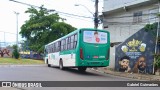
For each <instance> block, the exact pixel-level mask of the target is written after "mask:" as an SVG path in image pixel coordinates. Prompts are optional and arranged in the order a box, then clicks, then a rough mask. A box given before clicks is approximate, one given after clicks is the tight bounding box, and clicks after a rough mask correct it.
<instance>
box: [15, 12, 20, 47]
mask: <svg viewBox="0 0 160 90" xmlns="http://www.w3.org/2000/svg"><path fill="white" fill-rule="evenodd" d="M14 13H15V14H16V23H17V36H16V44H17V46H18V15H19V13H18V12H14Z"/></svg>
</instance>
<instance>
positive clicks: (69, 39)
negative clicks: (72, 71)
mask: <svg viewBox="0 0 160 90" xmlns="http://www.w3.org/2000/svg"><path fill="white" fill-rule="evenodd" d="M44 55H45V57H44V60H45V63H46V64H47V66H48V67H51V66H56V67H59V68H60V69H61V70H63V69H64V68H78V70H79V71H85V70H86V69H87V68H90V67H91V68H93V67H106V66H109V62H110V33H109V32H108V31H106V30H100V29H92V28H81V29H78V30H75V31H73V32H71V33H69V34H67V35H65V36H63V37H61V38H59V39H57V40H55V41H53V42H51V43H49V44H47V45H45V50H44Z"/></svg>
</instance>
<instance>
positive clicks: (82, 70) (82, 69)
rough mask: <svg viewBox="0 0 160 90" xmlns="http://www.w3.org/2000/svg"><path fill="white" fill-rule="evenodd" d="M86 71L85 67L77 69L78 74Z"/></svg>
mask: <svg viewBox="0 0 160 90" xmlns="http://www.w3.org/2000/svg"><path fill="white" fill-rule="evenodd" d="M86 69H87V67H78V70H79V71H80V72H85V71H86Z"/></svg>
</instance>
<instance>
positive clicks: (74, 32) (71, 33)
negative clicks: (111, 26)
mask: <svg viewBox="0 0 160 90" xmlns="http://www.w3.org/2000/svg"><path fill="white" fill-rule="evenodd" d="M80 30H82V31H83V30H93V31H94V30H97V31H103V32H107V33H109V32H108V31H107V30H102V29H94V28H80V29H77V30H75V31H73V32H70V33H69V34H67V35H65V36H63V37H61V38H59V39H57V40H55V41H53V42H50V43H48V44H46V45H45V46H48V45H50V44H53V43H54V42H57V41H59V40H62V39H64V38H66V37H68V36H70V35H73V34H76V33H77V32H79V31H80Z"/></svg>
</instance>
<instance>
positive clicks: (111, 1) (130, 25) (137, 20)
mask: <svg viewBox="0 0 160 90" xmlns="http://www.w3.org/2000/svg"><path fill="white" fill-rule="evenodd" d="M159 8H160V4H159V0H104V7H103V15H102V18H103V28H104V29H106V30H108V31H109V32H110V34H111V45H113V47H111V51H110V53H111V54H110V55H111V62H110V67H111V68H114V66H115V46H116V45H118V44H119V43H121V42H124V40H126V39H127V38H129V37H130V36H132V35H133V34H135V33H136V32H138V31H139V30H140V29H141V28H143V27H144V26H145V25H146V24H148V23H154V22H157V21H158V17H157V13H158V12H159V11H160V10H159Z"/></svg>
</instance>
